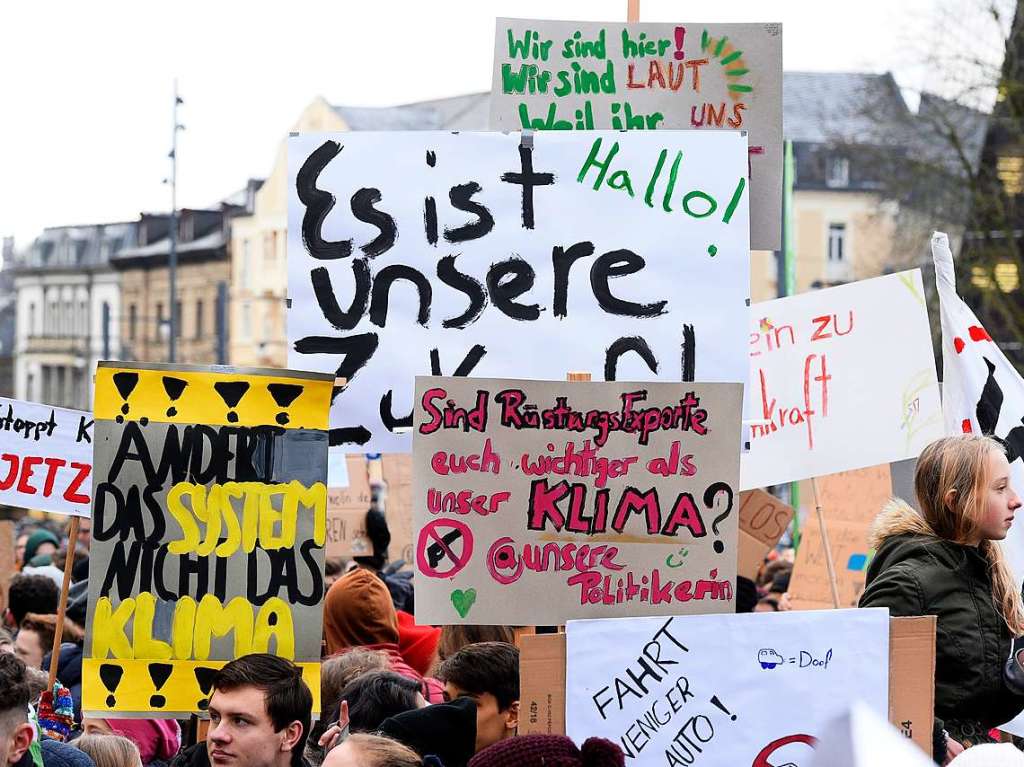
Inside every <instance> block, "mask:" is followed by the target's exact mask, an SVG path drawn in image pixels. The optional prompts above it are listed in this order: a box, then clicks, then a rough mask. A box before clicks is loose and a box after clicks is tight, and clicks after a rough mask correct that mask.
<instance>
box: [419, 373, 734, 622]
mask: <svg viewBox="0 0 1024 767" xmlns="http://www.w3.org/2000/svg"><path fill="white" fill-rule="evenodd" d="M741 399H742V387H741V386H740V385H739V384H692V383H686V384H642V383H622V382H618V383H611V382H609V383H596V382H594V383H566V382H562V381H557V382H553V381H523V380H510V379H500V380H495V379H465V378H428V377H419V378H417V379H416V410H415V413H414V419H415V420H414V423H415V426H414V435H415V439H414V441H413V499H414V504H413V509H414V512H413V513H414V521H415V529H416V531H417V532H416V545H415V548H416V554H415V556H416V576H415V577H416V620H417V622H418V623H421V624H427V623H434V624H450V623H462V622H465V623H476V624H541V625H543V624H555V623H562V622H564V621H565V620H566V619H567V618H573V617H579V616H602V617H603V616H613V615H679V614H685V613H699V612H732V611H733V610H734V609H735V597H734V594H733V588H734V583H735V580H736V569H735V568H736V525H737V522H736V518H737V516H738V515H737V513H736V510H737V506H738V501H739V498H738V493H737V492H736V490H735V487H736V472H737V469H738V462H739V455H738V450H737V444H736V436H737V435H738V434H739V428H740V408H741Z"/></svg>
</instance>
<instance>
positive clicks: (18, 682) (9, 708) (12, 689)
mask: <svg viewBox="0 0 1024 767" xmlns="http://www.w3.org/2000/svg"><path fill="white" fill-rule="evenodd" d="M0 690H2V691H3V694H0V766H2V767H7V765H9V764H17V763H18V762H19V761H21V758H22V757H23V756H24V755H25V752H26V751H28V749H29V746H31V745H32V733H33V728H32V725H31V724H29V722H28V702H29V700H30V694H29V689H28V683H27V682H26V681H25V664H24V663H23V662H22V661H21V659H20V658H18V657H17V656H15V655H12V654H11V653H0Z"/></svg>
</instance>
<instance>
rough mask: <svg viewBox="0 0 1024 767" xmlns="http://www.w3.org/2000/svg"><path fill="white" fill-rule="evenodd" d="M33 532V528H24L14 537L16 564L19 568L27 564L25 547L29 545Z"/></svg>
mask: <svg viewBox="0 0 1024 767" xmlns="http://www.w3.org/2000/svg"><path fill="white" fill-rule="evenodd" d="M33 532H34V531H32V530H22V531H21V532H20V533H18V537H17V538H15V539H14V566H15V567H16V568H17V569H19V570H20V569H21V568H22V567H24V565H25V547H26V546H27V545H28V537H29V536H30V535H32V533H33Z"/></svg>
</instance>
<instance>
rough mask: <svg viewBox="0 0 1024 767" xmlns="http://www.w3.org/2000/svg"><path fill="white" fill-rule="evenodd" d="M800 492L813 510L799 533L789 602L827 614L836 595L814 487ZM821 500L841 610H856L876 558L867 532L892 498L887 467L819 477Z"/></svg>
mask: <svg viewBox="0 0 1024 767" xmlns="http://www.w3.org/2000/svg"><path fill="white" fill-rule="evenodd" d="M800 493H801V498H803V499H804V504H805V508H806V507H810V511H809V513H808V514H807V516H806V518H805V519H804V523H803V527H802V529H801V538H800V548H799V549H798V550H797V553H796V562H795V563H794V565H793V575H792V577H791V579H790V582H789V601H790V604H791V605H792V606H793V609H794V610H814V609H828V608H831V607H833V604H832V592H831V590H830V588H829V583H828V566H827V564H826V563H825V548H824V544H823V542H822V538H821V528H820V526H819V525H818V515H817V513H816V512H815V511H814V495H813V493H812V492H811V484H810V483H809V482H804V483H802V485H801V489H800ZM818 495H819V498H820V501H821V505H822V510H823V512H824V515H825V525H826V527H827V529H828V536H829V542H830V544H831V547H832V561H833V564H834V566H835V571H836V580H837V581H838V583H839V606H840V607H856V606H857V600H858V599H860V595H861V593H862V592H863V591H864V578H865V574H866V573H867V568H868V565H869V564H870V563H871V558H872V556H873V555H874V552H873V551H872V550H871V549H870V548H869V547H868V531H869V529H870V528H871V523H872V522H873V521H874V519H875V517H876V516H877V515H878V513H879V512H880V511H881V510H882V506H883V505H884V504H885V503H886V501H888V500H889V498H890V497H891V495H892V483H891V480H890V476H889V466H888V464H886V465H882V466H873V467H871V468H868V469H858V470H856V471H846V472H841V473H839V474H832V475H829V476H827V477H821V478H819V479H818Z"/></svg>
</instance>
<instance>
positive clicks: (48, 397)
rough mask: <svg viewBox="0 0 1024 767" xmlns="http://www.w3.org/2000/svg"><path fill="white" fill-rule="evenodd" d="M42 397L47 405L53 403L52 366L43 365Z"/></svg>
mask: <svg viewBox="0 0 1024 767" xmlns="http://www.w3.org/2000/svg"><path fill="white" fill-rule="evenodd" d="M42 394H43V397H42V401H43V402H45V403H46V404H47V405H52V404H53V368H51V367H50V366H49V365H43V392H42Z"/></svg>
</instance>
